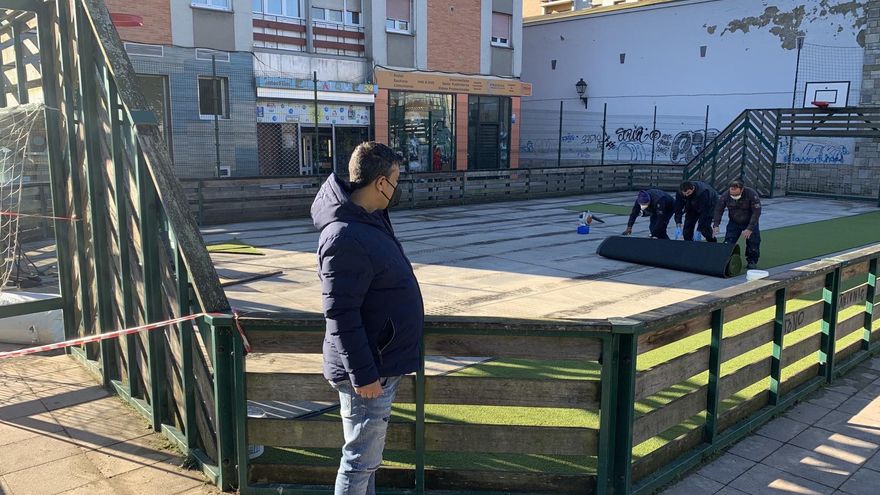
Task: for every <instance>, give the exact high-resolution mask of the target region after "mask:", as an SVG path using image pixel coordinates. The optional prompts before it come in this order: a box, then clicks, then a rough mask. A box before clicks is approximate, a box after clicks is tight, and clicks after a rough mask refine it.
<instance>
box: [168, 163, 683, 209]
mask: <svg viewBox="0 0 880 495" xmlns="http://www.w3.org/2000/svg"><path fill="white" fill-rule="evenodd" d="M681 174H682V168H681V167H674V166H667V167H650V168H646V167H643V166H636V165H606V166H585V167H563V168H531V169H506V170H491V171H485V170H469V171H461V172H425V173H403V174H401V176H400V184H401V186H402V190H401V198H400V205H401V207H402V208H430V207H436V206H446V205H461V204H474V203H489V202H498V201H511V200H518V199H529V198H541V197H548V196H554V197H555V196H566V195H577V194H588V193H603V192H605V193H607V192H620V191H631V190H634V189H640V188H648V187H659V188H664V189H667V190H674V189H675V188H676V187H678V184H679V183H680V180H681ZM325 178H326V177H324V176H297V177H263V178H246V179H234V178H231V179H184V180H183V181H182V183H183V187H184V190H185V191H186V196H187V199H188V202H189V206H190V209H191V211H192V212H193V214H194V215H196V217H197V218H198V219H199V220H200V222H201V223H203V224H216V223H228V222H230V221H236V222H246V221H256V220H272V219H278V218H298V217H305V216H308V214H309V209H310V207H311V205H312V201H313V200H314V197H315V194H316V193H317V191H318V189H319V188H320V186H321V184H322V183H323V181H324V179H325Z"/></svg>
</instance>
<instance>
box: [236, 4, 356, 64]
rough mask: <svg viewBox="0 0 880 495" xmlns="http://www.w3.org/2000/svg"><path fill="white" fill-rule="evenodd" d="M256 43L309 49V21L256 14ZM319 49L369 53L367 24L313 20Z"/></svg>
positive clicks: (335, 53) (314, 43)
mask: <svg viewBox="0 0 880 495" xmlns="http://www.w3.org/2000/svg"><path fill="white" fill-rule="evenodd" d="M253 23H254V47H257V48H273V49H276V50H290V51H299V52H302V51H306V46H307V41H306V38H307V32H306V31H307V29H306V28H307V23H306V21H305V20H304V19H298V18H293V17H283V16H275V15H268V14H254V21H253ZM312 33H313V36H314V39H313V46H314V51H315V53H322V54H328V55H345V56H349V57H363V56H365V55H366V49H365V38H366V36H365V34H364V28H363V27H361V26H353V25H349V24H342V23H336V22H326V21H313V23H312Z"/></svg>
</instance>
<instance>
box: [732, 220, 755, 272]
mask: <svg viewBox="0 0 880 495" xmlns="http://www.w3.org/2000/svg"><path fill="white" fill-rule="evenodd" d="M748 226H749V225H748V224H738V223H733V222H727V232H725V234H724V244H736V243H737V242H739V238H740V236H741V235H742V233H743V230H746V229H747V228H748ZM760 257H761V231H760V229H758V226H757V225H755V230H753V231H752V235H751V236H749V238H748V239H746V262H747V263H755V264H758V258H760Z"/></svg>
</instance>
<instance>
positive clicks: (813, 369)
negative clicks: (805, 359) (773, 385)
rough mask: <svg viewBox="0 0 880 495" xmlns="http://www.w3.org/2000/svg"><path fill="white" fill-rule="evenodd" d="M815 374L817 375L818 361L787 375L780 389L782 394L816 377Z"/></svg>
mask: <svg viewBox="0 0 880 495" xmlns="http://www.w3.org/2000/svg"><path fill="white" fill-rule="evenodd" d="M817 376H819V363H816V364H813V365H811V366H810V367H809V368H806V369H804V370H803V371H801V372H799V373H798V374H796V375H794V376H792V377H789V378H788V379H787V380H785V381H783V382H782V387H780V390H781V391H782V394H783V395H785V394H787V393H789V392H791V391H792V390H794V389H796V388H797V387H799V386H801V385H803V384H804V383H807V382H808V381H810V380H812V379H813V378H816V377H817Z"/></svg>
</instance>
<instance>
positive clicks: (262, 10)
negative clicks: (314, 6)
mask: <svg viewBox="0 0 880 495" xmlns="http://www.w3.org/2000/svg"><path fill="white" fill-rule="evenodd" d="M300 1H301V0H253V4H254V7H253V11H254V13H256V14H267V15H278V16H283V17H296V18H301V17H302V12H301V11H300V5H299V4H300Z"/></svg>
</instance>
